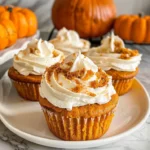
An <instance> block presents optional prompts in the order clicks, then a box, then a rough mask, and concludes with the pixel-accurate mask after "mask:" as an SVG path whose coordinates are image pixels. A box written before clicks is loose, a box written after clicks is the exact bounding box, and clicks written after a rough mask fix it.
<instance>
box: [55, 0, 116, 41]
mask: <svg viewBox="0 0 150 150" xmlns="http://www.w3.org/2000/svg"><path fill="white" fill-rule="evenodd" d="M115 16H116V7H115V5H114V3H113V0H55V2H54V5H53V8H52V21H53V23H54V26H55V27H56V28H57V29H58V30H59V29H61V28H62V27H66V28H67V29H72V30H75V31H77V32H78V33H79V35H80V37H83V38H90V37H97V36H102V35H104V34H106V33H107V32H108V31H109V30H110V29H111V28H112V25H113V22H114V19H115Z"/></svg>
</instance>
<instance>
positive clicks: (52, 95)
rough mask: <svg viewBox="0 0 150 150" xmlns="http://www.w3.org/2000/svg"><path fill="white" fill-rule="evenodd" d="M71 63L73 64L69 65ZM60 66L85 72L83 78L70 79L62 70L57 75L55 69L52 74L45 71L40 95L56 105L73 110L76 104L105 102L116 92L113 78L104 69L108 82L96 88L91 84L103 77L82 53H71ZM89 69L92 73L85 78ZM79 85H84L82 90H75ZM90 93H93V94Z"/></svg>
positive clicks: (72, 71)
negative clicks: (98, 75)
mask: <svg viewBox="0 0 150 150" xmlns="http://www.w3.org/2000/svg"><path fill="white" fill-rule="evenodd" d="M69 63H71V64H72V65H71V66H70V65H68V64H69ZM59 67H60V68H61V69H64V70H67V71H68V72H69V73H74V72H76V71H81V70H82V69H84V71H85V72H84V75H83V76H82V78H79V77H75V78H73V79H69V78H68V77H66V76H65V74H63V73H62V72H59V73H58V74H57V77H56V74H55V71H54V72H52V73H51V76H49V75H48V73H47V72H45V74H44V76H43V78H42V81H41V85H40V95H41V96H42V97H43V98H46V99H47V100H48V101H49V102H50V103H52V104H53V105H54V106H56V107H59V108H66V109H68V110H72V107H76V106H83V105H87V104H94V103H97V104H105V103H107V102H109V101H110V100H111V96H112V95H114V94H115V93H116V91H115V90H114V87H113V86H112V78H111V77H110V76H108V75H107V74H106V73H105V72H103V71H102V72H103V73H104V74H105V75H106V77H108V82H107V84H106V85H104V86H101V87H96V88H94V87H92V86H90V83H91V82H92V81H96V80H97V81H100V80H102V77H97V75H96V73H97V72H98V67H97V66H96V65H95V64H94V63H93V62H92V61H91V60H90V59H89V58H88V57H85V56H84V55H82V54H80V53H74V54H71V55H69V56H68V57H66V59H65V60H64V62H63V63H62V64H61V65H60V66H59ZM88 71H89V72H92V74H91V75H90V77H89V78H88V79H84V77H85V76H86V75H87V74H88V73H89V72H88ZM78 85H80V86H81V87H82V89H81V91H80V92H75V91H73V90H72V89H75V88H76V87H77V86H78ZM89 93H92V95H91V94H89Z"/></svg>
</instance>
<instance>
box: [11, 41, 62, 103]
mask: <svg viewBox="0 0 150 150" xmlns="http://www.w3.org/2000/svg"><path fill="white" fill-rule="evenodd" d="M63 58H64V54H63V53H62V52H60V51H58V50H56V49H54V46H53V45H52V44H51V43H49V42H47V41H42V40H41V39H40V40H39V41H38V40H37V39H34V40H32V41H31V42H30V43H29V44H28V45H27V48H26V49H25V50H21V51H19V53H18V54H16V55H14V58H13V66H12V67H11V68H10V69H9V71H8V76H9V77H10V79H12V82H13V84H14V86H15V88H16V90H17V92H18V94H19V95H20V96H21V97H23V98H24V99H27V100H31V101H37V100H38V98H39V85H40V82H41V78H42V74H43V73H44V71H45V69H46V67H49V66H52V65H54V64H56V63H58V62H61V61H62V60H63Z"/></svg>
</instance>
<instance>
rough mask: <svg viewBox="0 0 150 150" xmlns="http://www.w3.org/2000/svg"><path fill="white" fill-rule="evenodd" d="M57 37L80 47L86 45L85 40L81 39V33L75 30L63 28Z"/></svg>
mask: <svg viewBox="0 0 150 150" xmlns="http://www.w3.org/2000/svg"><path fill="white" fill-rule="evenodd" d="M56 37H58V38H60V40H61V41H69V42H70V43H72V45H73V46H76V47H79V48H80V47H83V46H84V44H83V42H82V41H80V37H79V34H78V33H77V32H75V31H73V30H67V29H66V28H62V29H61V30H60V31H59V32H58V34H57V36H56Z"/></svg>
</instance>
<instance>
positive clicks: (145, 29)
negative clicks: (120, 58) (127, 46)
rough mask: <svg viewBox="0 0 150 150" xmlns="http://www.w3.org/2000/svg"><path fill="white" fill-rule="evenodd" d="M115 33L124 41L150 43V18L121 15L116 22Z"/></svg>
mask: <svg viewBox="0 0 150 150" xmlns="http://www.w3.org/2000/svg"><path fill="white" fill-rule="evenodd" d="M114 33H115V34H116V35H118V36H120V37H121V38H122V39H123V40H128V41H133V42H135V43H139V44H140V43H150V16H142V15H121V16H119V17H118V18H117V19H116V20H115V24H114Z"/></svg>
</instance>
